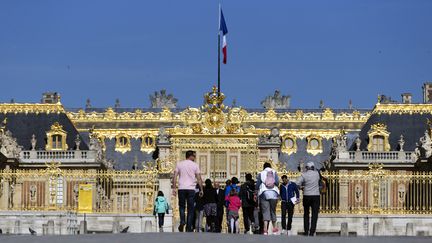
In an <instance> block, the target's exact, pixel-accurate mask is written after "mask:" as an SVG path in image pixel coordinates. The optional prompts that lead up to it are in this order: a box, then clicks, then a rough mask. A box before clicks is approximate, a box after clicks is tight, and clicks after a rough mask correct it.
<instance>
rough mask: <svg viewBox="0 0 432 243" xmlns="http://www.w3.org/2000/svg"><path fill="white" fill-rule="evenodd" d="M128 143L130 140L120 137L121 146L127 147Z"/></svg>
mask: <svg viewBox="0 0 432 243" xmlns="http://www.w3.org/2000/svg"><path fill="white" fill-rule="evenodd" d="M127 143H128V139H127V138H126V137H120V139H119V144H120V146H126V145H127Z"/></svg>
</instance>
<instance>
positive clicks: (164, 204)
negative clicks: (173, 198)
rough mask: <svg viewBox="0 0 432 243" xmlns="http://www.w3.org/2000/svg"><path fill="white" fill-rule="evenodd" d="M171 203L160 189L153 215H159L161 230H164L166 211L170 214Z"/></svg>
mask: <svg viewBox="0 0 432 243" xmlns="http://www.w3.org/2000/svg"><path fill="white" fill-rule="evenodd" d="M168 211H169V205H168V201H167V200H166V198H165V197H164V194H163V192H162V191H159V192H158V194H157V197H156V200H155V206H154V210H153V215H154V216H156V215H157V217H158V222H159V232H163V225H164V218H165V213H167V214H168Z"/></svg>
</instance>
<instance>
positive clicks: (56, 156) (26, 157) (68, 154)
mask: <svg viewBox="0 0 432 243" xmlns="http://www.w3.org/2000/svg"><path fill="white" fill-rule="evenodd" d="M20 159H21V163H45V162H50V161H53V160H55V161H56V162H60V163H68V162H69V163H75V162H81V163H86V162H95V161H96V151H92V150H66V151H45V150H24V151H21V153H20Z"/></svg>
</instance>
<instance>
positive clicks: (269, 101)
mask: <svg viewBox="0 0 432 243" xmlns="http://www.w3.org/2000/svg"><path fill="white" fill-rule="evenodd" d="M290 99H291V97H290V96H289V95H281V93H280V91H279V90H275V92H274V94H273V96H271V95H269V96H267V97H265V99H264V100H263V101H261V105H262V106H263V108H265V109H289V107H290Z"/></svg>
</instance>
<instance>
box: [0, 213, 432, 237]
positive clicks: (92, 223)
mask: <svg viewBox="0 0 432 243" xmlns="http://www.w3.org/2000/svg"><path fill="white" fill-rule="evenodd" d="M84 217H85V219H86V221H87V230H88V231H89V233H92V232H114V233H116V232H119V231H120V230H122V229H124V228H125V227H128V226H129V230H128V232H129V233H144V232H157V231H158V227H157V219H156V218H155V217H154V216H153V215H149V214H145V215H140V214H86V215H85V216H84V215H83V214H78V215H74V214H73V215H70V214H67V213H66V212H18V211H7V212H5V211H3V212H0V229H2V231H3V234H30V232H29V228H32V229H33V230H35V231H36V232H37V234H38V235H42V234H43V231H44V230H43V227H42V225H43V224H47V223H48V221H49V220H53V221H54V229H53V231H54V234H57V235H58V234H62V235H68V234H75V233H77V231H78V230H79V225H80V222H81V221H84ZM279 220H280V218H279ZM18 221H19V223H17V222H18ZM345 222H346V223H348V231H349V232H356V234H357V235H358V236H372V235H378V236H405V235H427V236H432V215H384V216H379V215H320V216H319V218H318V226H317V232H319V233H320V232H326V233H337V232H340V230H341V224H342V223H345ZM408 223H411V224H412V225H413V227H412V231H411V230H410V228H409V227H408V230H407V224H408ZM374 224H375V230H374ZM173 228H175V227H173V218H172V215H167V216H166V217H165V225H164V232H172V231H173ZM292 232H293V234H298V233H301V232H303V218H302V217H301V215H295V216H294V219H293V228H292ZM407 233H408V234H407Z"/></svg>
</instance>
